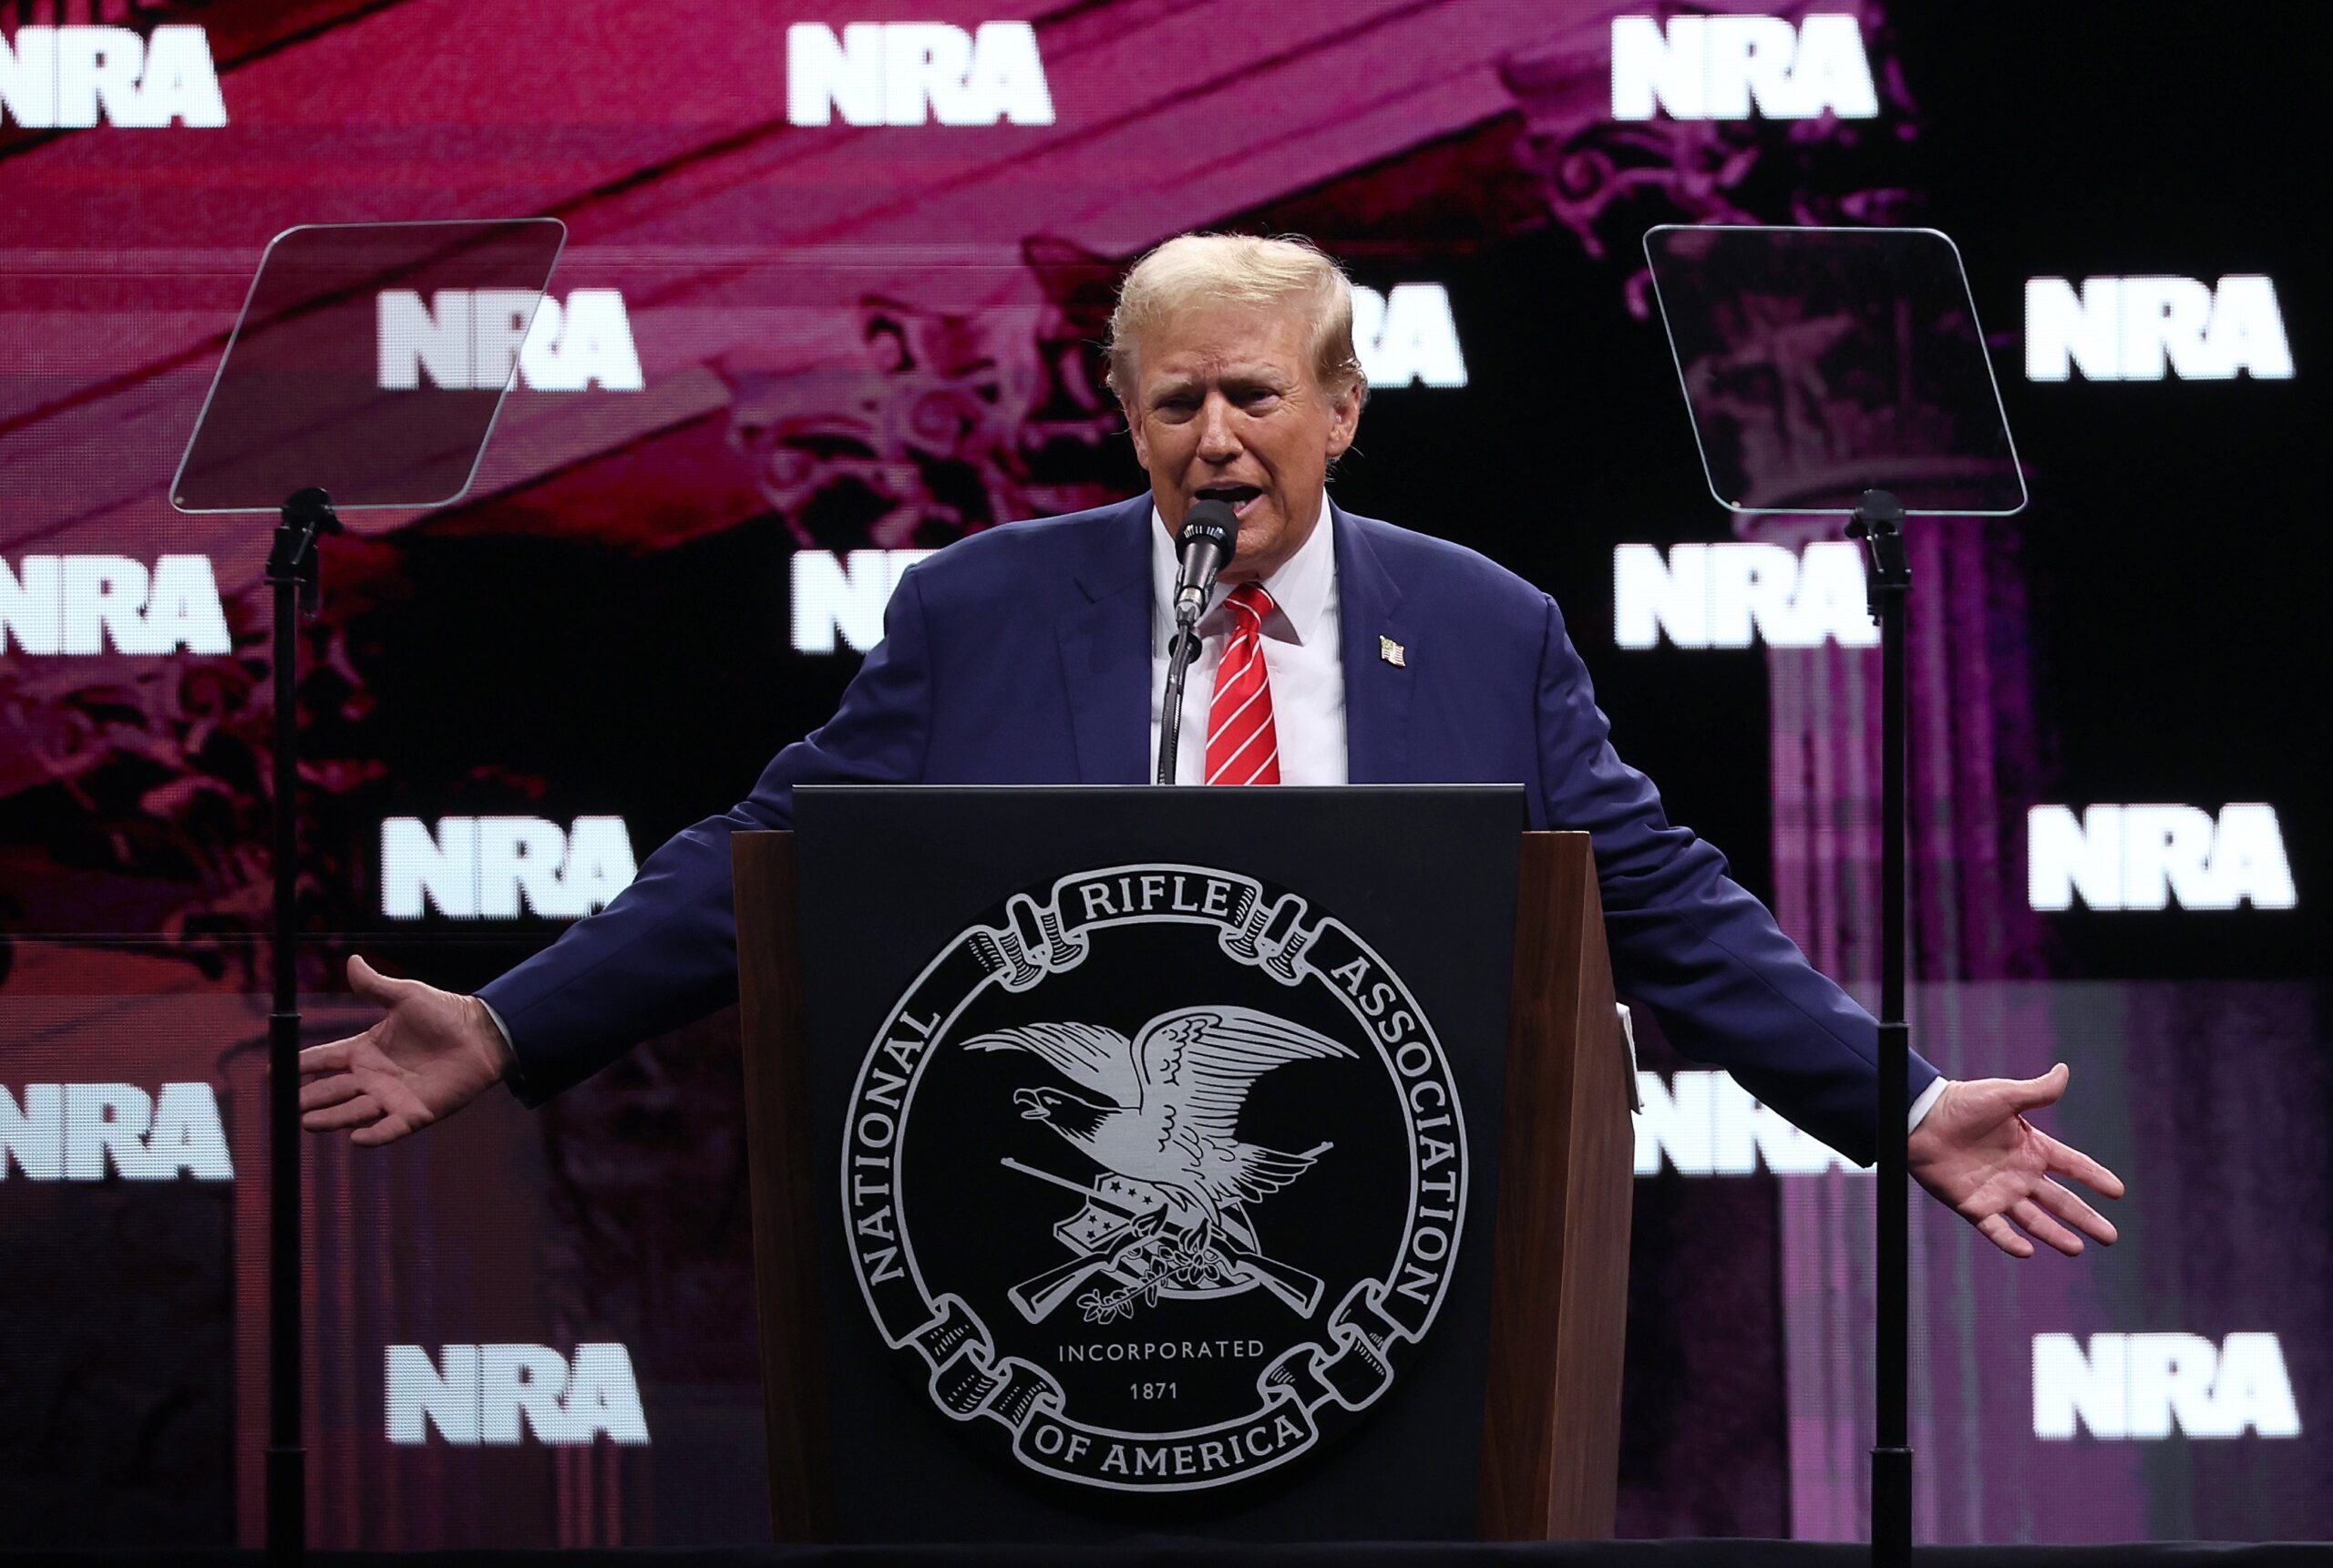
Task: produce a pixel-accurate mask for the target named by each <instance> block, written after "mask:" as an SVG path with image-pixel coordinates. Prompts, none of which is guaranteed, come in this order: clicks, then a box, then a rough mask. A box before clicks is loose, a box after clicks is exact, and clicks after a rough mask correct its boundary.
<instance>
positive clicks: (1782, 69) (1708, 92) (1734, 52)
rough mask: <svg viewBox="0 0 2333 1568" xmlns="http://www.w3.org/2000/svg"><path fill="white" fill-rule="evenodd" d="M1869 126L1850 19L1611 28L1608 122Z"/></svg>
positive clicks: (1859, 37)
mask: <svg viewBox="0 0 2333 1568" xmlns="http://www.w3.org/2000/svg"><path fill="white" fill-rule="evenodd" d="M1753 106H1754V108H1755V109H1756V111H1757V112H1758V113H1759V114H1761V115H1763V116H1764V117H1765V118H1768V119H1814V118H1816V117H1817V116H1820V115H1826V114H1832V115H1837V116H1838V117H1839V118H1841V119H1871V118H1875V117H1876V115H1877V114H1878V113H1879V95H1878V93H1877V92H1876V90H1875V89H1874V88H1873V87H1872V82H1871V62H1870V61H1869V60H1868V59H1866V58H1865V56H1864V52H1863V29H1862V27H1861V26H1859V25H1858V24H1857V22H1856V21H1855V18H1854V17H1853V16H1837V15H1816V16H1809V17H1807V18H1806V19H1805V20H1804V22H1802V23H1800V24H1799V25H1798V26H1796V27H1793V26H1791V25H1790V24H1789V23H1788V22H1786V21H1784V20H1783V18H1782V17H1780V16H1671V17H1670V18H1669V22H1668V26H1667V27H1666V29H1665V30H1664V29H1663V27H1662V26H1661V23H1660V20H1659V19H1658V18H1656V17H1652V16H1615V17H1613V18H1612V118H1614V119H1620V120H1638V119H1651V118H1654V117H1655V115H1656V114H1658V113H1660V112H1662V111H1666V112H1667V113H1668V115H1669V116H1670V118H1672V119H1748V118H1750V115H1751V111H1752V108H1753Z"/></svg>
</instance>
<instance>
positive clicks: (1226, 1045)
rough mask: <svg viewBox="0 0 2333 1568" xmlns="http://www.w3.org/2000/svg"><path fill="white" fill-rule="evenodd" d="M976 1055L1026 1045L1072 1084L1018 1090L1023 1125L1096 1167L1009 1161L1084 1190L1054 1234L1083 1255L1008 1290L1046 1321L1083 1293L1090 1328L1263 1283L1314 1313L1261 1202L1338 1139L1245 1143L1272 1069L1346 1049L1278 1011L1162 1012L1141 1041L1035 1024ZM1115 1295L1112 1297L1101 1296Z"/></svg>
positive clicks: (1315, 1299) (980, 1045)
mask: <svg viewBox="0 0 2333 1568" xmlns="http://www.w3.org/2000/svg"><path fill="white" fill-rule="evenodd" d="M964 1045H965V1049H966V1050H1022V1051H1026V1052H1028V1053H1029V1054H1031V1055H1033V1056H1035V1057H1037V1058H1038V1059H1039V1060H1041V1061H1043V1062H1045V1063H1046V1064H1047V1065H1048V1066H1050V1067H1052V1068H1053V1070H1054V1071H1056V1072H1058V1073H1059V1074H1060V1075H1061V1077H1062V1078H1064V1079H1065V1080H1067V1081H1068V1083H1069V1085H1070V1087H1067V1088H1064V1087H1062V1086H1060V1085H1059V1084H1041V1085H1034V1086H1030V1087H1025V1088H1021V1089H1016V1090H1014V1091H1013V1094H1012V1102H1013V1103H1014V1104H1015V1105H1016V1106H1018V1107H1019V1108H1020V1112H1021V1115H1022V1117H1023V1119H1024V1120H1026V1121H1032V1122H1043V1123H1044V1124H1045V1125H1046V1126H1047V1127H1049V1128H1051V1129H1052V1130H1053V1132H1055V1133H1057V1134H1058V1135H1059V1136H1060V1137H1061V1138H1062V1139H1063V1141H1064V1142H1065V1143H1068V1144H1069V1145H1070V1146H1071V1147H1073V1148H1074V1149H1076V1150H1077V1151H1078V1152H1079V1153H1083V1154H1084V1156H1085V1157H1086V1158H1087V1159H1089V1160H1091V1161H1092V1162H1093V1163H1095V1165H1097V1166H1099V1167H1100V1173H1099V1174H1098V1175H1096V1176H1095V1177H1094V1178H1093V1179H1092V1181H1091V1182H1090V1183H1089V1184H1085V1185H1084V1186H1081V1185H1079V1184H1076V1183H1074V1182H1072V1181H1070V1180H1068V1179H1067V1178H1065V1177H1062V1176H1059V1175H1057V1174H1055V1173H1052V1172H1049V1171H1045V1170H1043V1169H1039V1168H1037V1167H1034V1166H1031V1165H1027V1164H1024V1163H1022V1162H1020V1161H1017V1160H1008V1161H1006V1162H1005V1163H1006V1164H1007V1165H1009V1166H1010V1167H1012V1169H1014V1170H1017V1171H1020V1172H1022V1173H1023V1174H1026V1175H1030V1176H1033V1177H1035V1178H1037V1179H1039V1180H1043V1181H1048V1182H1051V1183H1053V1184H1055V1185H1058V1186H1062V1187H1065V1188H1068V1189H1070V1190H1071V1191H1074V1192H1077V1193H1079V1194H1081V1195H1082V1196H1083V1197H1084V1205H1083V1206H1082V1207H1081V1208H1080V1209H1079V1210H1078V1211H1077V1213H1075V1214H1072V1215H1070V1216H1069V1217H1068V1218H1067V1219H1065V1220H1064V1221H1062V1222H1061V1224H1060V1225H1056V1226H1055V1227H1054V1234H1055V1235H1056V1236H1058V1237H1059V1238H1060V1239H1061V1240H1062V1242H1063V1243H1064V1245H1067V1246H1068V1247H1069V1248H1070V1249H1071V1250H1072V1251H1073V1252H1074V1253H1075V1254H1077V1255H1076V1256H1075V1257H1074V1258H1072V1259H1071V1260H1070V1262H1069V1263H1067V1264H1065V1265H1064V1266H1062V1267H1061V1268H1059V1269H1055V1270H1051V1271H1048V1274H1047V1275H1044V1276H1039V1277H1038V1278H1037V1279H1034V1280H1031V1281H1027V1282H1024V1283H1023V1285H1022V1286H1016V1287H1015V1288H1014V1290H1013V1291H1012V1292H1011V1293H1010V1294H1011V1295H1012V1299H1013V1301H1014V1303H1015V1305H1016V1306H1018V1307H1020V1308H1021V1310H1022V1312H1023V1316H1025V1317H1028V1318H1029V1319H1030V1321H1031V1322H1038V1321H1041V1320H1042V1319H1043V1317H1044V1316H1045V1315H1046V1314H1047V1313H1050V1312H1051V1311H1052V1310H1053V1307H1057V1306H1058V1305H1059V1304H1060V1303H1061V1302H1062V1301H1063V1300H1064V1299H1066V1298H1067V1297H1068V1296H1071V1295H1072V1294H1074V1292H1075V1291H1076V1290H1077V1288H1078V1287H1080V1286H1085V1285H1087V1284H1088V1282H1089V1281H1094V1280H1095V1279H1096V1278H1097V1276H1099V1280H1100V1283H1098V1284H1096V1285H1095V1287H1094V1288H1093V1289H1091V1290H1089V1291H1088V1292H1087V1294H1086V1295H1084V1296H1079V1297H1078V1299H1079V1302H1080V1305H1081V1306H1082V1307H1084V1312H1085V1316H1086V1317H1088V1318H1089V1319H1090V1320H1096V1321H1107V1320H1110V1319H1112V1318H1115V1317H1122V1316H1125V1315H1126V1314H1128V1313H1130V1312H1132V1311H1133V1310H1134V1308H1135V1307H1136V1305H1138V1304H1144V1303H1148V1304H1154V1305H1155V1304H1156V1301H1157V1299H1158V1297H1159V1296H1160V1295H1161V1294H1162V1293H1166V1292H1170V1291H1171V1292H1173V1293H1176V1294H1200V1295H1207V1294H1217V1293H1219V1292H1224V1291H1229V1290H1235V1289H1246V1288H1249V1286H1262V1287H1263V1288H1265V1289H1267V1290H1269V1291H1270V1292H1271V1293H1272V1294H1273V1295H1274V1296H1278V1297H1279V1298H1280V1300H1281V1301H1283V1302H1285V1303H1287V1304H1288V1306H1289V1307H1290V1309H1291V1310H1293V1311H1295V1312H1297V1313H1298V1314H1299V1316H1301V1317H1310V1316H1311V1314H1312V1312H1313V1310H1314V1308H1316V1307H1318V1306H1319V1305H1320V1298H1321V1291H1322V1288H1323V1287H1322V1286H1321V1281H1320V1280H1319V1279H1318V1278H1316V1277H1315V1276H1311V1275H1310V1274H1307V1273H1305V1272H1304V1271H1303V1270H1301V1269H1298V1268H1295V1267H1293V1266H1290V1265H1288V1264H1284V1263H1281V1262H1280V1261H1279V1260H1277V1259H1274V1258H1272V1257H1270V1256H1269V1255H1266V1254H1265V1253H1264V1252H1263V1251H1262V1250H1261V1247H1260V1244H1259V1237H1258V1235H1257V1232H1256V1224H1255V1219H1254V1216H1253V1214H1252V1212H1251V1211H1252V1210H1253V1208H1254V1206H1255V1205H1256V1204H1259V1203H1261V1202H1262V1200H1264V1199H1265V1198H1267V1197H1269V1195H1270V1194H1273V1193H1276V1192H1279V1191H1280V1189H1281V1188H1283V1187H1285V1186H1287V1185H1288V1184H1290V1182H1293V1181H1295V1180H1296V1179H1297V1178H1298V1177H1300V1176H1301V1175H1302V1174H1304V1173H1305V1172H1306V1171H1308V1170H1310V1169H1311V1167H1312V1164H1313V1163H1314V1162H1315V1161H1317V1160H1319V1159H1320V1158H1321V1155H1323V1154H1325V1153H1328V1152H1329V1151H1330V1149H1331V1147H1333V1145H1332V1144H1331V1143H1319V1144H1316V1145H1314V1146H1313V1147H1311V1148H1310V1149H1307V1150H1304V1151H1303V1152H1301V1153H1290V1152H1288V1151H1285V1150H1280V1149H1273V1148H1268V1147H1266V1146H1265V1145H1263V1144H1261V1143H1251V1142H1249V1141H1248V1140H1246V1139H1244V1138H1242V1137H1241V1136H1240V1135H1239V1113H1240V1112H1241V1110H1242V1109H1243V1108H1244V1107H1245V1106H1246V1104H1247V1102H1248V1096H1249V1091H1251V1090H1253V1089H1254V1088H1255V1086H1256V1082H1257V1081H1258V1080H1259V1079H1260V1078H1262V1077H1263V1075H1264V1074H1265V1073H1267V1072H1269V1071H1271V1070H1272V1069H1274V1068H1276V1067H1280V1066H1284V1065H1286V1064H1287V1063H1289V1062H1291V1061H1324V1060H1331V1059H1336V1058H1346V1059H1350V1058H1351V1057H1352V1055H1353V1052H1352V1051H1351V1050H1350V1049H1348V1048H1347V1047H1345V1046H1343V1045H1341V1044H1339V1043H1338V1042H1337V1041H1335V1040H1331V1039H1329V1038H1328V1037H1327V1036H1325V1035H1322V1034H1318V1033H1316V1032H1314V1031H1313V1030H1309V1029H1306V1028H1305V1027H1303V1026H1302V1025H1301V1024H1297V1023H1292V1022H1290V1021H1289V1020H1286V1019H1282V1018H1276V1017H1274V1016H1273V1015H1271V1014H1269V1013H1265V1012H1259V1011H1257V1010H1255V1009H1251V1008H1242V1007H1196V1008H1182V1009H1177V1010H1175V1011H1173V1012H1168V1013H1162V1014H1160V1015H1159V1016H1158V1017H1156V1018H1155V1019H1152V1020H1150V1021H1149V1022H1148V1023H1146V1024H1145V1025H1144V1026H1143V1027H1142V1029H1141V1030H1140V1031H1139V1032H1138V1033H1137V1034H1136V1036H1135V1037H1134V1038H1133V1039H1132V1040H1129V1039H1127V1038H1126V1037H1125V1035H1123V1034H1120V1033H1119V1032H1118V1031H1117V1030H1113V1029H1107V1028H1105V1027H1103V1026H1101V1025H1099V1024H1089V1023H1040V1024H1029V1025H1023V1026H1022V1027H1019V1028H1014V1029H1007V1030H997V1031H995V1032H993V1033H990V1034H984V1035H980V1036H977V1037H975V1038H973V1039H971V1040H966V1041H965V1042H964ZM1104 1286H1108V1288H1104Z"/></svg>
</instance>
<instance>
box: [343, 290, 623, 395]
mask: <svg viewBox="0 0 2333 1568" xmlns="http://www.w3.org/2000/svg"><path fill="white" fill-rule="evenodd" d="M538 299H540V301H541V304H540V306H538V305H537V303H536V301H537V300H538ZM530 311H531V312H532V313H533V315H534V319H533V324H532V325H531V326H530V325H529V323H528V313H529V312H530ZM375 323H376V327H377V333H376V341H377V343H378V345H379V346H378V360H379V371H380V384H381V387H382V389H383V390H384V391H388V392H409V391H412V390H413V389H415V388H416V387H419V386H420V385H422V384H423V380H424V378H425V377H427V382H428V384H429V385H431V386H436V387H441V388H444V389H446V390H447V391H450V392H477V391H492V390H493V389H495V388H497V387H499V386H504V385H508V384H509V380H510V369H511V366H512V365H513V364H516V365H517V366H518V370H519V385H521V386H524V387H528V388H529V389H531V390H533V391H536V392H582V391H585V390H587V389H589V388H591V387H594V386H597V387H601V388H603V389H605V390H607V391H609V392H638V391H639V390H640V389H641V387H642V380H641V374H640V351H639V350H638V349H637V348H635V347H634V346H633V345H632V318H631V317H630V316H629V315H627V314H626V313H625V311H624V308H623V295H622V293H620V292H617V291H616V290H614V289H577V290H575V291H574V292H571V293H570V294H569V295H568V296H567V300H566V302H565V303H564V304H562V303H560V302H559V301H558V300H555V299H552V298H550V296H549V295H547V294H545V295H538V294H536V293H535V292H533V291H532V290H530V289H477V290H471V289H440V290H438V291H437V292H436V293H434V294H432V295H431V296H430V297H429V299H428V300H427V302H425V301H424V300H423V299H422V297H421V296H420V295H419V294H418V293H416V292H414V291H413V290H411V289H385V290H383V291H382V292H381V295H380V299H379V302H378V306H377V310H376V313H375Z"/></svg>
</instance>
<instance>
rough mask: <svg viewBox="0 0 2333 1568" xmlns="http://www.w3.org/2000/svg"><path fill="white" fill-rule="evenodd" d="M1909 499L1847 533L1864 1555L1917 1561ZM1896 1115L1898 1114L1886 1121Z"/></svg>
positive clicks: (1874, 505)
mask: <svg viewBox="0 0 2333 1568" xmlns="http://www.w3.org/2000/svg"><path fill="white" fill-rule="evenodd" d="M1903 524H1904V506H1903V503H1902V502H1900V501H1898V500H1897V499H1896V497H1894V496H1892V495H1890V494H1889V493H1888V492H1886V490H1865V492H1864V493H1863V494H1862V496H1860V497H1857V499H1856V501H1855V519H1854V520H1853V521H1852V522H1850V523H1849V524H1848V525H1847V537H1848V538H1851V539H1854V540H1855V541H1856V542H1857V543H1859V544H1861V545H1862V546H1863V552H1864V587H1865V593H1866V594H1867V596H1868V600H1869V603H1870V605H1871V618H1872V619H1873V620H1876V621H1877V622H1878V623H1879V647H1880V655H1879V657H1880V682H1879V692H1880V695H1879V715H1880V717H1879V748H1880V764H1879V779H1880V784H1879V803H1880V804H1879V931H1880V936H1879V940H1880V954H1879V1104H1878V1122H1877V1123H1876V1128H1875V1132H1876V1134H1877V1140H1876V1141H1877V1146H1878V1153H1879V1173H1878V1175H1879V1179H1878V1182H1877V1184H1876V1202H1877V1204H1878V1205H1879V1206H1878V1212H1877V1214H1876V1225H1877V1234H1878V1243H1879V1277H1878V1298H1879V1299H1878V1307H1879V1314H1878V1316H1879V1343H1878V1348H1877V1359H1878V1366H1877V1368H1876V1378H1875V1383H1876V1392H1877V1395H1878V1405H1879V1409H1878V1432H1877V1441H1876V1445H1875V1446H1874V1447H1873V1449H1872V1450H1871V1560H1872V1563H1874V1564H1875V1568H1905V1564H1906V1563H1910V1562H1911V1560H1912V1441H1911V1433H1910V1430H1909V1429H1910V1392H1911V1390H1910V1379H1911V1355H1910V1321H1909V1317H1910V1310H1911V1235H1910V1220H1911V1216H1910V1214H1908V1212H1907V1211H1906V1201H1907V1198H1908V1195H1909V1187H1910V1181H1909V1176H1908V1163H1909V1162H1908V1147H1907V1146H1908V1144H1909V1143H1910V1136H1911V1135H1910V1130H1909V1129H1908V1128H1907V1127H1906V1124H1905V1116H1906V1112H1905V1098H1906V1096H1905V1091H1906V1088H1907V1086H1908V1083H1909V1080H1910V1074H1911V1050H1912V1044H1911V1027H1910V1026H1909V1025H1908V1024H1906V1022H1905V1021H1904V990H1905V979H1906V975H1905V969H1906V962H1905V960H1906V952H1905V946H1904V933H1905V919H1904V904H1905V886H1904V840H1905V810H1904V807H1905V764H1906V757H1905V749H1906V748H1905V733H1906V708H1907V706H1908V698H1907V696H1906V688H1905V674H1904V610H1905V600H1906V599H1907V598H1908V597H1909V596H1910V594H1911V591H1912V564H1911V559H1910V557H1909V556H1907V555H1906V552H1905V548H1904V528H1903ZM1891 1118H1893V1120H1890V1119H1891Z"/></svg>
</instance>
